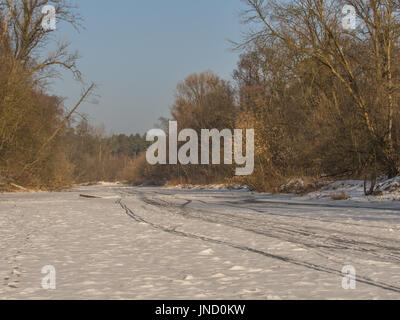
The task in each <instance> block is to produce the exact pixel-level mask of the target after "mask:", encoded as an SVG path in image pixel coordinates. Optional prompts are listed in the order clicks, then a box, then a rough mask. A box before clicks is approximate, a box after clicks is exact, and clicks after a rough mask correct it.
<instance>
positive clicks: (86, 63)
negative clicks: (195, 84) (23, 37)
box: [52, 0, 245, 134]
mask: <svg viewBox="0 0 400 320" xmlns="http://www.w3.org/2000/svg"><path fill="white" fill-rule="evenodd" d="M77 3H78V6H79V12H80V14H81V15H82V17H83V18H84V23H83V24H84V26H85V29H84V30H81V32H80V33H77V32H75V31H74V30H73V29H72V28H69V27H66V26H64V25H61V26H60V25H58V26H57V30H56V31H55V32H56V36H57V38H58V39H62V40H69V41H71V43H72V44H71V48H72V49H74V50H75V49H76V50H78V51H79V53H80V55H81V59H80V61H79V66H80V69H81V70H82V72H83V74H84V76H85V79H86V80H87V81H94V82H95V83H96V84H98V85H99V88H98V89H97V94H99V96H100V97H99V98H98V100H99V103H98V104H95V105H93V104H88V103H85V104H84V105H83V106H82V108H81V109H80V111H81V112H83V113H86V114H88V115H89V119H90V121H91V123H93V124H95V125H99V124H104V125H105V126H106V129H107V131H108V133H110V132H112V133H126V134H130V133H136V132H140V133H144V132H146V131H147V130H149V129H151V128H153V126H154V124H155V123H156V122H157V120H158V118H159V117H161V116H168V115H169V110H170V107H171V105H172V102H173V98H174V92H175V88H176V84H177V83H178V82H179V81H181V80H183V79H184V78H185V77H186V76H188V75H189V74H191V73H193V72H202V71H205V70H213V71H214V72H216V73H217V74H219V75H220V76H221V77H223V78H224V79H227V80H230V79H231V75H232V71H233V70H234V68H235V67H236V63H237V61H238V53H237V52H232V51H231V50H230V49H231V44H230V43H229V41H228V40H235V41H239V40H240V39H241V31H243V30H244V29H245V26H243V25H241V24H240V17H239V13H240V11H241V9H243V8H244V4H243V3H242V2H241V1H240V0H152V1H148V0H141V1H139V0H117V1H109V0H108V1H106V0H82V1H79V2H77ZM52 88H53V92H54V93H56V94H57V95H60V96H63V97H68V99H67V101H66V104H67V107H70V106H71V105H72V104H74V102H75V101H76V100H77V99H78V98H79V94H80V86H79V85H78V84H76V83H74V80H73V79H72V77H71V76H70V75H68V74H65V75H64V77H63V80H62V81H61V80H57V81H56V82H55V84H54V85H53V87H52Z"/></svg>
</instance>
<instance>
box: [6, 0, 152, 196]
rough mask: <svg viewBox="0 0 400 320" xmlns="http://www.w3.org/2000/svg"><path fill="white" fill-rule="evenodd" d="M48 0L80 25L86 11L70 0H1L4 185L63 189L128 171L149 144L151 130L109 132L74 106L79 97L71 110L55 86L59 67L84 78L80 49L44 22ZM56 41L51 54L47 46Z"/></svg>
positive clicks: (61, 16) (59, 15) (65, 18)
mask: <svg viewBox="0 0 400 320" xmlns="http://www.w3.org/2000/svg"><path fill="white" fill-rule="evenodd" d="M47 4H50V5H53V6H54V7H55V8H56V13H57V21H58V22H59V23H70V24H72V25H73V26H75V27H79V22H80V17H79V15H78V14H77V13H76V12H75V9H74V7H73V6H72V5H70V4H69V2H68V1H64V0H54V1H46V0H43V1H35V0H15V1H12V0H10V1H9V0H6V1H0V36H1V38H0V188H1V189H6V190H7V189H9V187H10V185H20V186H24V187H28V188H41V189H57V188H62V187H65V186H68V185H71V184H72V183H80V182H93V181H99V180H109V181H110V180H115V179H123V175H124V170H126V168H127V167H129V166H130V165H132V162H133V161H134V159H135V158H136V157H137V155H138V154H139V153H140V152H142V151H144V150H145V148H146V142H145V140H144V138H143V137H142V136H139V135H136V136H129V137H128V136H125V135H116V136H112V137H105V135H104V133H103V132H102V131H101V130H99V129H96V128H93V127H91V126H90V125H89V124H88V122H87V121H86V120H85V119H81V120H80V119H79V117H78V116H77V115H76V114H75V113H74V111H76V109H77V108H78V107H79V104H77V105H76V106H75V108H73V109H72V110H71V109H70V110H67V108H66V107H65V106H64V104H63V99H61V98H60V97H56V96H51V95H49V94H47V92H48V90H47V85H48V84H49V83H50V82H51V79H52V78H54V77H55V76H57V75H58V73H57V70H58V68H64V69H67V70H69V71H71V73H72V74H73V75H74V76H75V78H77V80H81V81H82V78H81V74H80V72H79V70H78V69H77V64H76V60H77V54H76V53H70V52H69V51H68V44H66V43H58V44H56V41H55V40H54V38H53V36H52V31H51V30H44V29H43V28H42V23H41V22H42V19H43V14H42V12H41V11H42V8H43V6H45V5H47ZM54 46H56V47H55V49H54V51H52V52H51V53H49V54H47V55H46V54H45V51H46V50H44V48H47V47H54ZM92 88H93V87H90V88H89V90H86V92H85V94H84V95H83V96H82V101H83V100H84V99H86V98H87V97H89V96H90V93H91V89H92ZM82 101H81V102H82Z"/></svg>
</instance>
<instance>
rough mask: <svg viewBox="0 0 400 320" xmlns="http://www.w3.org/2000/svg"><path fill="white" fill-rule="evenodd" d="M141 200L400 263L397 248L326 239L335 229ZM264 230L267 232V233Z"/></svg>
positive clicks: (185, 213)
mask: <svg viewBox="0 0 400 320" xmlns="http://www.w3.org/2000/svg"><path fill="white" fill-rule="evenodd" d="M140 200H142V201H143V202H145V203H146V204H149V205H152V206H156V207H162V208H166V209H180V212H176V211H173V212H172V213H174V214H180V215H182V216H184V217H186V218H191V219H197V220H201V221H205V222H211V223H219V224H223V225H226V226H229V227H234V228H238V229H241V230H245V231H248V232H253V233H256V234H258V235H262V236H267V237H271V238H275V239H279V240H284V241H288V242H291V243H294V244H298V245H301V246H304V247H307V248H311V249H316V250H322V249H328V250H329V249H337V250H353V251H359V252H361V253H363V254H369V255H372V256H374V257H376V258H379V259H384V260H386V261H390V262H395V263H399V262H400V256H399V255H398V253H399V252H400V249H399V248H397V247H393V246H383V245H381V244H379V243H376V242H366V241H355V240H352V239H345V238H343V237H338V236H332V235H330V236H329V237H327V236H326V235H327V234H329V233H332V232H334V231H337V230H330V229H325V228H320V227H313V229H314V230H318V231H321V232H322V233H316V232H311V231H309V230H305V229H302V228H301V227H300V226H298V225H291V224H288V223H282V222H279V223H276V222H270V221H265V222H264V223H263V224H260V221H259V220H256V219H251V218H249V217H239V216H237V215H235V216H233V215H231V214H228V213H221V212H218V213H217V212H212V211H209V210H207V211H204V210H199V209H196V210H191V209H189V208H186V206H187V205H188V204H184V205H175V204H173V203H170V202H168V201H165V200H162V199H158V198H157V199H155V198H154V197H153V198H152V199H149V198H148V197H147V196H145V195H144V194H140ZM199 213H204V214H199ZM221 217H222V218H221ZM333 223H334V222H333ZM244 226H246V227H244ZM266 230H270V231H268V232H267V231H266ZM341 234H342V235H349V236H360V234H351V233H345V232H343V231H342V232H341ZM363 236H364V235H363ZM299 237H301V238H299ZM364 237H365V236H364ZM378 240H381V241H382V240H385V241H389V240H388V239H378ZM365 246H367V248H365ZM368 247H369V248H368ZM380 250H384V252H381V251H380Z"/></svg>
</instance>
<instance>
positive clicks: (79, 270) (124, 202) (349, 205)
mask: <svg viewBox="0 0 400 320" xmlns="http://www.w3.org/2000/svg"><path fill="white" fill-rule="evenodd" d="M81 194H85V195H90V196H96V197H101V198H82V197H80V195H81ZM399 222H400V205H399V202H397V201H388V202H378V203H372V202H371V203H366V202H357V201H340V202H335V201H330V200H326V199H325V200H321V199H319V200H310V199H304V198H299V197H295V196H288V195H277V196H273V195H265V194H256V193H251V192H243V191H223V190H219V191H216V190H208V191H207V190H179V189H165V188H150V187H147V188H144V187H143V188H134V187H129V186H122V185H107V184H102V185H99V186H91V187H79V188H74V189H72V190H69V191H65V192H60V193H44V192H40V193H27V194H2V195H0V252H1V255H0V299H400V242H399V240H400V224H399ZM46 265H53V266H54V267H55V268H56V272H57V273H56V280H57V282H56V284H57V288H56V290H44V289H43V288H42V287H41V282H42V278H43V277H44V275H43V274H41V270H42V268H43V267H44V266H46ZM346 265H352V266H354V267H355V268H356V271H357V288H356V289H355V290H344V289H343V288H342V279H343V275H342V274H341V270H342V268H343V267H344V266H346Z"/></svg>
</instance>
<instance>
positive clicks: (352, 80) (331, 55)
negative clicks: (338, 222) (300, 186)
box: [133, 0, 400, 193]
mask: <svg viewBox="0 0 400 320" xmlns="http://www.w3.org/2000/svg"><path fill="white" fill-rule="evenodd" d="M246 2H247V5H248V10H246V12H245V13H244V15H243V18H244V19H243V21H244V23H245V24H247V25H248V26H249V32H248V34H247V36H246V38H245V39H244V41H243V42H242V43H240V44H238V45H237V49H238V50H241V51H242V55H241V57H240V61H239V62H238V67H237V69H236V70H235V71H234V79H235V84H234V85H230V84H229V83H227V82H225V81H223V80H221V79H219V78H218V76H216V75H214V74H212V73H210V72H208V73H203V74H199V75H192V76H190V77H188V78H187V79H186V80H185V81H184V82H182V83H180V84H179V85H178V88H177V96H176V99H175V103H174V105H173V108H172V119H174V120H176V121H178V123H179V126H180V127H181V128H184V127H187V128H192V129H197V130H200V129H201V128H209V129H211V128H217V129H221V128H242V129H245V128H252V129H255V133H256V141H255V172H254V174H253V175H252V176H249V177H246V178H240V181H241V182H243V183H246V184H248V185H249V186H251V187H253V188H254V189H257V190H270V191H271V190H276V188H277V186H279V185H280V184H281V183H283V182H284V181H285V180H287V179H288V178H292V177H311V178H312V179H313V178H315V179H321V178H322V177H330V178H336V177H354V178H363V179H365V180H366V182H368V183H366V185H368V189H366V193H371V192H373V189H374V188H373V186H374V183H375V181H376V177H377V176H379V175H385V176H387V177H394V176H396V175H397V174H398V173H399V151H400V117H399V105H398V103H399V90H398V89H399V80H400V60H399V56H400V50H399V40H400V20H399V9H400V7H399V2H398V1H394V0H385V1H383V0H382V1H379V0H368V1H362V0H350V1H340V0H335V1H324V0H296V1H279V0H247V1H246ZM345 5H351V6H352V8H354V13H355V14H356V15H357V20H356V21H357V25H356V28H354V29H353V28H346V27H345V26H346V24H344V23H343V19H344V15H343V13H342V12H343V8H344V6H345ZM347 18H348V17H347ZM137 166H138V167H139V168H138V169H137V171H136V176H135V179H133V181H135V180H136V181H145V180H151V181H153V180H156V181H160V180H161V181H162V182H168V181H170V182H176V181H178V182H183V183H210V182H221V180H222V181H235V180H236V179H238V178H235V177H234V176H233V171H232V170H231V168H230V167H226V166H218V167H202V166H167V167H163V166H155V167H149V166H148V165H146V163H145V161H144V160H143V159H142V161H141V162H138V163H137ZM369 182H370V183H369ZM369 186H371V188H370V187H369Z"/></svg>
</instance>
